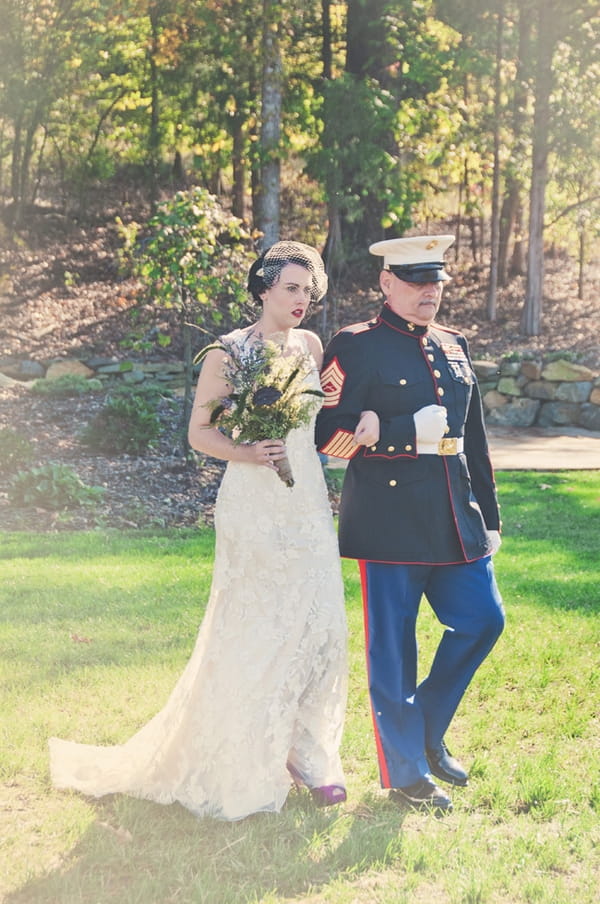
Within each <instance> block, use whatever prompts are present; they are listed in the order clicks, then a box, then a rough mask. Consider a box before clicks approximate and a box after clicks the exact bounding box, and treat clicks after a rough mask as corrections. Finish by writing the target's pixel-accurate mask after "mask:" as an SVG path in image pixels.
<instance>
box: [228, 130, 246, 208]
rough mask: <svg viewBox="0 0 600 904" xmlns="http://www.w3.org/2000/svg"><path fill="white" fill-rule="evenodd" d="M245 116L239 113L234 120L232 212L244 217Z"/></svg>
mask: <svg viewBox="0 0 600 904" xmlns="http://www.w3.org/2000/svg"><path fill="white" fill-rule="evenodd" d="M244 147H245V145H244V118H243V116H240V115H239V114H236V115H235V116H234V120H233V156H232V169H233V191H232V202H231V212H232V213H233V215H234V217H239V218H240V220H243V219H244V214H245V209H244V207H245V204H244V202H245V196H246V166H245V162H244Z"/></svg>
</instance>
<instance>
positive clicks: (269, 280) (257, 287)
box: [248, 242, 327, 304]
mask: <svg viewBox="0 0 600 904" xmlns="http://www.w3.org/2000/svg"><path fill="white" fill-rule="evenodd" d="M286 264H298V265H299V266H300V267H304V269H305V270H308V271H309V273H310V274H311V276H312V288H311V293H310V296H311V302H313V303H315V304H316V302H318V301H321V299H322V298H323V296H324V295H325V293H326V291H327V274H326V273H325V265H324V264H323V261H322V259H321V255H320V254H319V253H318V252H317V251H315V249H314V248H311V246H310V245H305V244H304V243H303V242H276V243H275V244H274V245H271V247H270V248H269V249H268V250H267V251H265V252H263V254H261V256H260V257H259V258H258V260H256V261H254V263H253V264H252V266H251V267H250V272H249V273H248V291H249V292H250V294H251V295H252V297H253V299H254V300H255V301H256V302H257V303H258V304H261V303H262V299H261V295H262V293H263V292H264V291H265V290H266V289H270V288H271V287H272V286H274V285H275V284H276V283H277V282H278V281H279V277H280V276H281V271H282V270H283V268H284V267H285V266H286Z"/></svg>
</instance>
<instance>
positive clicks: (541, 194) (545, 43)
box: [521, 0, 556, 336]
mask: <svg viewBox="0 0 600 904" xmlns="http://www.w3.org/2000/svg"><path fill="white" fill-rule="evenodd" d="M555 28H556V23H555V22H554V21H553V17H552V16H550V15H548V10H547V9H546V7H545V4H544V3H543V0H542V2H540V4H539V6H538V22H537V64H536V72H535V112H534V117H533V149H532V167H531V191H530V195H529V249H528V254H527V292H526V296H525V305H524V308H523V315H522V317H521V330H522V332H523V333H524V334H525V335H526V336H539V334H540V329H541V324H542V299H543V291H544V213H545V198H546V183H547V181H548V132H549V128H550V95H551V92H552V80H553V79H552V57H553V51H554V45H555V41H556V31H555Z"/></svg>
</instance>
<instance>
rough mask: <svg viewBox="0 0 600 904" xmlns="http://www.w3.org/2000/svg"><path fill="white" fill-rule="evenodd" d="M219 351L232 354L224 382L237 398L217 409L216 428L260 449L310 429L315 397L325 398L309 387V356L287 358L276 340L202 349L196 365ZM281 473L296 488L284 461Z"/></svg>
mask: <svg viewBox="0 0 600 904" xmlns="http://www.w3.org/2000/svg"><path fill="white" fill-rule="evenodd" d="M215 348H218V349H221V350H222V351H224V352H225V354H226V358H225V361H224V367H223V376H224V378H225V379H226V380H227V382H228V383H229V384H230V386H231V392H230V393H229V395H227V396H226V397H225V398H222V399H215V400H214V401H213V402H212V403H211V417H210V422H211V424H214V425H215V426H216V427H219V428H220V429H222V430H223V431H224V432H225V433H227V434H228V435H229V436H230V437H231V438H232V440H233V441H234V442H235V443H254V442H259V441H260V440H264V439H285V438H286V437H287V435H288V433H289V432H290V430H294V429H295V428H297V427H301V426H304V425H305V424H308V423H309V421H310V418H311V416H312V415H313V414H314V411H315V402H314V397H315V396H317V397H318V398H323V393H322V392H321V391H320V390H319V389H309V388H307V386H306V383H305V380H306V378H307V376H308V375H309V374H310V372H311V371H312V370H313V369H314V362H313V361H312V360H311V358H310V356H309V355H306V354H297V355H289V356H286V355H283V354H282V352H281V349H280V348H279V346H278V345H277V344H276V343H275V342H273V341H271V340H266V341H261V342H255V343H253V344H252V345H249V346H248V347H247V348H245V349H243V350H240V349H239V348H237V347H234V346H233V345H231V344H229V343H227V342H224V341H223V342H218V343H216V344H213V345H209V346H207V347H206V348H204V349H202V351H201V352H200V354H199V355H197V356H196V363H198V362H199V361H201V360H202V359H203V358H204V356H205V355H206V354H207V352H209V351H211V349H215ZM276 467H277V470H278V473H279V476H280V478H281V479H282V480H283V482H284V483H285V484H286V485H287V486H289V487H292V486H293V485H294V478H293V476H292V473H291V470H290V468H289V462H288V461H287V460H286V459H283V460H282V461H280V462H278V463H277V465H276Z"/></svg>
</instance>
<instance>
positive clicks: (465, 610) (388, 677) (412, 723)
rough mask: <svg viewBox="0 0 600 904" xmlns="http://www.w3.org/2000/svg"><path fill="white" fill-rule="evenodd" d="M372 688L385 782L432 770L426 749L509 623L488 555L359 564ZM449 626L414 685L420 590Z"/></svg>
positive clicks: (408, 781)
mask: <svg viewBox="0 0 600 904" xmlns="http://www.w3.org/2000/svg"><path fill="white" fill-rule="evenodd" d="M359 564H360V569H361V577H362V585H363V603H364V619H365V638H366V647H367V667H368V671H369V691H370V695H371V708H372V712H373V724H374V728H375V741H376V744H377V757H378V760H379V772H380V777H381V785H382V787H383V788H402V787H405V786H406V785H412V784H413V783H414V782H417V781H419V779H420V778H422V777H424V776H425V775H427V774H428V772H429V766H428V764H427V760H426V759H425V748H426V747H435V746H436V745H437V744H439V742H440V741H441V740H442V738H443V737H444V734H445V732H446V729H447V728H448V726H449V724H450V722H451V720H452V717H453V716H454V713H455V712H456V709H457V707H458V704H459V703H460V701H461V699H462V697H463V694H464V693H465V691H466V689H467V687H468V685H469V682H470V681H471V678H472V677H473V675H474V674H475V671H476V669H477V667H478V666H479V665H480V664H481V663H482V662H483V660H484V659H485V657H486V656H487V654H488V653H489V652H490V650H491V649H492V647H493V646H494V644H495V642H496V640H497V639H498V637H499V636H500V634H501V633H502V629H503V627H504V610H503V608H502V600H501V597H500V593H499V591H498V587H497V586H496V581H495V578H494V569H493V566H492V561H491V558H490V557H489V556H488V557H486V558H484V559H478V560H477V561H475V562H469V563H465V564H461V565H384V564H380V563H378V562H368V561H361V562H360V563H359ZM423 594H424V595H425V596H426V597H427V600H428V601H429V604H430V605H431V608H432V609H433V611H434V612H435V614H436V616H437V618H438V619H439V621H440V622H441V623H442V624H443V625H444V626H445V627H446V630H445V631H444V633H443V635H442V639H441V641H440V644H439V646H438V648H437V651H436V654H435V657H434V660H433V663H432V666H431V670H430V672H429V675H428V676H427V677H426V678H425V679H424V680H423V681H422V682H421V683H420V684H419V686H418V687H417V640H416V622H417V615H418V611H419V604H420V601H421V597H422V595H423Z"/></svg>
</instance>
